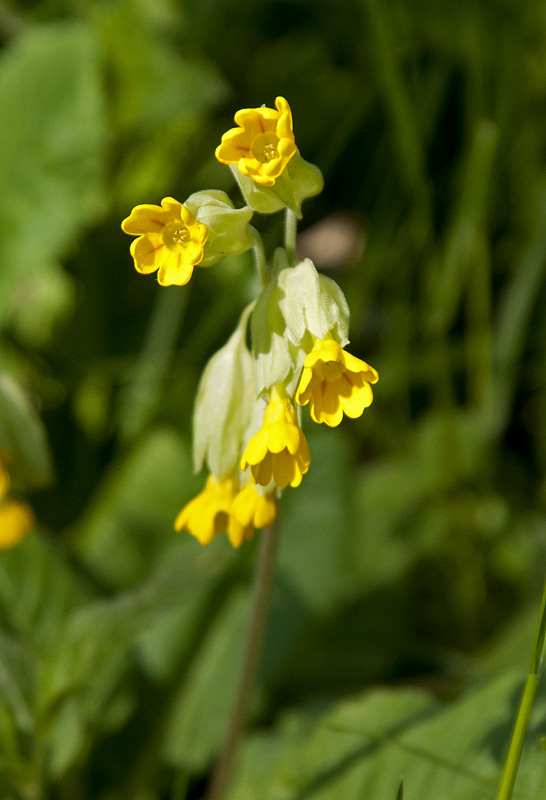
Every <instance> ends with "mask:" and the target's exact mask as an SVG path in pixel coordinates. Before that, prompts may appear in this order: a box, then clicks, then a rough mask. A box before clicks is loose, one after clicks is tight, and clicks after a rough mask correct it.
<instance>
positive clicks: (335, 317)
mask: <svg viewBox="0 0 546 800" xmlns="http://www.w3.org/2000/svg"><path fill="white" fill-rule="evenodd" d="M286 264H287V261H286V255H285V254H284V251H277V253H276V254H275V267H274V270H273V276H272V280H271V281H270V283H269V284H268V285H267V286H266V287H265V289H264V290H263V291H262V293H261V295H260V296H259V298H258V301H257V303H256V307H255V309H254V311H253V313H252V319H251V337H252V351H253V355H254V360H255V374H256V390H257V393H258V394H261V393H262V392H264V391H265V390H266V389H269V388H270V387H271V386H275V385H277V384H278V383H282V382H287V383H288V386H290V385H291V383H292V381H293V380H294V379H296V380H297V376H298V375H299V373H300V371H301V369H302V366H303V362H304V360H305V356H306V355H307V353H309V352H310V351H311V349H312V347H313V342H314V340H315V339H325V338H326V337H328V336H329V337H332V338H333V339H335V340H336V341H337V342H338V343H339V344H340V345H341V346H342V347H344V346H345V345H346V344H347V343H348V338H347V333H348V328H349V308H348V306H347V301H346V300H345V296H344V294H343V292H342V291H341V289H340V288H339V286H338V285H337V284H336V283H335V282H334V281H333V280H331V279H330V278H327V277H326V276H325V275H319V273H318V272H317V270H316V268H315V266H314V264H313V262H312V261H311V260H310V259H308V258H307V259H305V260H304V261H301V262H300V263H299V264H296V266H294V267H290V266H286Z"/></svg>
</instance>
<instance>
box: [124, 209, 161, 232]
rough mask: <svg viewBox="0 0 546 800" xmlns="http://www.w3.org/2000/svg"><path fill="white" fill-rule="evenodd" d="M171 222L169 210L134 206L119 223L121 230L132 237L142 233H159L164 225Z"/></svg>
mask: <svg viewBox="0 0 546 800" xmlns="http://www.w3.org/2000/svg"><path fill="white" fill-rule="evenodd" d="M171 221H172V213H171V212H170V210H166V209H164V208H161V207H160V206H154V205H140V206H135V208H133V210H132V211H131V213H130V215H129V216H128V217H127V218H126V219H124V220H123V222H122V223H121V229H122V230H123V231H124V232H125V233H129V234H131V235H132V236H140V235H141V234H143V233H159V234H160V233H161V232H162V230H163V228H164V227H165V225H167V223H168V222H171Z"/></svg>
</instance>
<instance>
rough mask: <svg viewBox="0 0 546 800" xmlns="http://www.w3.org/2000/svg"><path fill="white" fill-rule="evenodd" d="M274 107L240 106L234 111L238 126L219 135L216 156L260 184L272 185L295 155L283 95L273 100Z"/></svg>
mask: <svg viewBox="0 0 546 800" xmlns="http://www.w3.org/2000/svg"><path fill="white" fill-rule="evenodd" d="M275 105H276V109H277V110H275V109H273V108H266V107H265V106H262V107H261V108H242V109H241V110H240V111H237V113H236V114H235V122H236V123H237V125H238V126H239V127H238V128H231V129H230V130H229V131H227V132H226V133H224V135H223V136H222V142H221V144H219V145H218V147H217V148H216V158H217V159H218V161H220V162H221V163H222V164H233V165H235V166H237V167H238V168H239V171H240V172H241V173H242V174H243V175H246V176H247V177H248V178H252V179H253V180H254V181H256V183H259V184H261V185H262V186H273V185H274V183H275V181H276V180H277V178H278V177H279V176H280V175H281V173H282V172H283V170H284V169H285V167H286V165H287V164H288V162H289V161H290V159H291V158H292V156H293V155H294V154H295V152H296V150H297V148H296V142H295V139H294V133H293V130H292V112H291V111H290V106H289V105H288V103H287V101H286V100H285V99H284V97H277V99H276V100H275Z"/></svg>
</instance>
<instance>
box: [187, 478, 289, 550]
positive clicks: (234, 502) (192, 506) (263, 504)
mask: <svg viewBox="0 0 546 800" xmlns="http://www.w3.org/2000/svg"><path fill="white" fill-rule="evenodd" d="M276 514H277V507H276V503H275V498H274V497H273V493H272V492H264V493H261V492H260V491H259V489H258V488H257V487H256V486H252V485H251V484H248V485H247V486H245V487H244V489H242V490H240V491H239V482H238V480H237V478H234V477H231V476H228V477H225V478H222V479H221V480H216V478H215V477H214V476H213V475H209V477H208V479H207V482H206V484H205V488H204V489H203V491H202V492H200V493H199V494H198V495H197V496H196V497H194V498H193V500H190V502H189V503H187V505H186V506H184V508H183V509H182V511H181V512H180V513H179V515H178V517H177V518H176V520H175V523H174V527H175V529H176V530H177V531H182V530H187V531H188V533H191V535H192V536H195V538H196V539H198V540H199V541H200V542H201V544H210V543H211V542H212V540H213V539H214V537H215V536H217V535H218V534H219V533H222V532H223V531H224V530H225V531H227V535H228V539H229V541H230V542H231V544H232V545H233V547H240V546H241V544H242V543H243V542H244V541H245V539H252V537H253V536H254V529H255V528H265V527H266V526H267V525H270V524H271V523H272V522H273V520H274V519H275V516H276Z"/></svg>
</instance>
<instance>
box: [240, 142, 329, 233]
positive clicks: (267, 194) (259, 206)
mask: <svg viewBox="0 0 546 800" xmlns="http://www.w3.org/2000/svg"><path fill="white" fill-rule="evenodd" d="M231 169H232V171H233V174H234V175H235V179H236V181H237V183H238V184H239V188H240V190H241V192H242V194H243V197H244V198H245V201H246V202H247V204H248V205H249V206H250V207H251V208H253V209H254V210H255V211H258V212H259V213H260V214H274V213H275V212H276V211H280V210H281V209H282V208H289V209H290V210H291V211H293V212H294V214H295V215H296V216H297V217H298V219H301V217H302V213H301V204H302V203H303V201H304V200H306V199H307V198H308V197H314V196H315V195H317V194H320V192H321V191H322V188H323V186H324V178H323V177H322V172H321V171H320V169H319V168H318V167H317V166H315V165H314V164H311V163H310V162H309V161H305V159H303V158H302V157H301V155H300V152H299V150H297V151H296V153H295V154H294V155H293V156H292V158H291V159H290V161H289V162H288V164H287V165H286V167H285V169H284V170H283V172H282V174H281V175H280V176H279V177H278V178H277V180H276V181H275V183H274V185H273V186H261V185H260V184H259V183H256V181H254V180H253V179H252V178H248V177H247V176H246V175H243V174H242V173H241V172H239V170H238V168H237V167H236V166H234V167H232V168H231Z"/></svg>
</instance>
